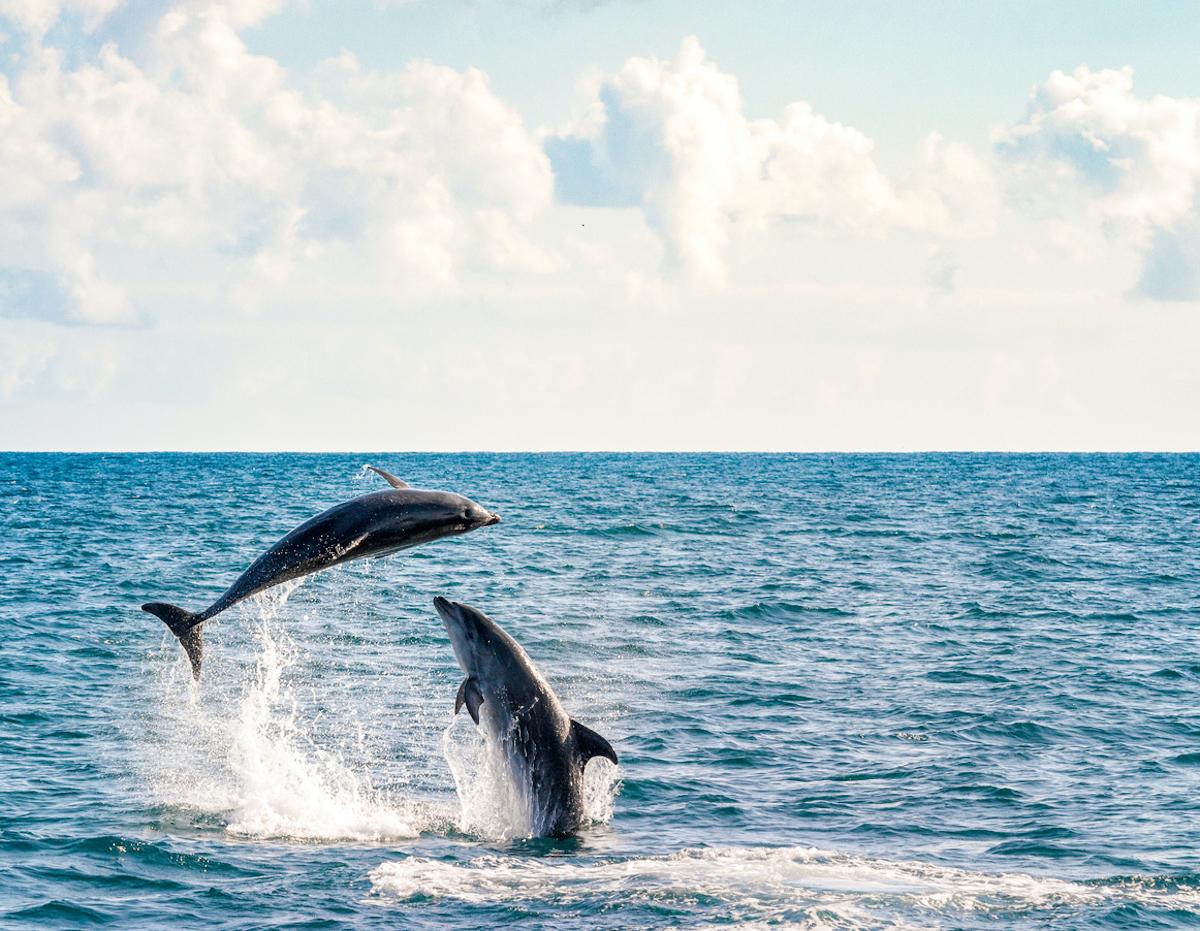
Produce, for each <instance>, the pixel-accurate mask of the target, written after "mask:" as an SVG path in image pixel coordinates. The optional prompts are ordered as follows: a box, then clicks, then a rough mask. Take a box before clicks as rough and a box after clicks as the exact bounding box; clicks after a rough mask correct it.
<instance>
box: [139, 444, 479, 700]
mask: <svg viewBox="0 0 1200 931" xmlns="http://www.w3.org/2000/svg"><path fill="white" fill-rule="evenodd" d="M367 468H368V469H370V470H371V471H372V472H375V473H376V474H378V475H380V476H382V477H383V478H384V479H386V480H387V482H388V484H390V485H391V486H392V487H391V489H389V490H388V491H377V492H372V493H371V494H366V495H360V496H359V497H357V498H353V499H351V500H350V501H345V502H343V503H341V504H337V505H334V506H333V507H331V508H330V509H329V510H328V511H324V512H322V513H320V514H318V515H317V516H316V517H314V518H312V519H311V520H308V521H305V522H304V523H303V524H301V525H300V526H299V527H297V528H296V529H295V530H293V531H292V532H291V533H289V534H288V535H287V536H285V537H284V538H283V539H281V540H280V541H279V542H278V543H276V544H275V545H274V546H272V547H271V548H270V549H269V550H267V551H266V552H265V553H263V554H262V555H261V556H259V557H258V559H256V560H255V561H254V562H253V563H252V564H251V566H250V568H248V569H247V570H246V571H245V572H243V573H242V574H241V575H240V576H239V577H238V580H237V581H236V582H234V583H233V584H232V585H231V586H229V588H228V589H227V590H226V592H225V594H223V595H222V596H221V597H220V598H218V599H217V600H216V601H214V602H213V603H212V604H210V605H209V606H208V607H207V608H205V609H204V610H203V611H199V612H197V613H195V614H193V613H192V612H191V611H185V610H184V609H183V608H177V607H175V606H174V605H169V604H164V603H162V602H158V601H154V602H150V603H149V604H144V605H142V610H143V611H149V612H150V613H151V614H153V615H154V616H155V617H157V618H160V619H161V620H162V621H163V622H164V623H166V625H167V627H169V628H170V629H171V633H173V634H174V635H175V636H176V637H178V638H179V642H180V643H181V644H183V649H184V650H185V651H186V652H187V655H188V659H190V660H191V661H192V675H193V677H194V678H196V679H199V678H200V664H201V660H202V658H203V652H204V650H203V645H204V644H203V636H202V631H201V627H200V625H201V624H203V623H204V622H205V621H207V620H208V619H209V618H210V617H213V616H214V615H217V614H220V613H221V612H222V611H224V610H225V609H226V608H229V607H232V606H233V605H235V604H237V603H238V602H239V601H243V600H244V599H246V598H249V597H250V596H251V595H256V594H258V593H259V592H261V591H263V590H264V589H268V588H271V587H272V586H274V585H279V584H280V583H282V582H287V581H289V580H290V579H298V578H300V577H301V576H304V575H309V574H311V573H313V572H319V571H320V570H322V569H326V568H328V567H329V566H336V565H337V564H338V563H343V562H347V561H349V560H351V559H360V558H362V557H364V556H386V555H387V554H388V553H394V552H396V551H397V550H402V549H407V548H408V547H410V546H418V545H420V544H422V543H430V542H432V541H434V540H440V539H441V538H442V537H451V536H455V535H457V534H460V533H467V532H468V531H471V530H475V529H476V528H477V527H487V526H490V525H491V524H495V523H499V521H500V515H499V514H493V513H492V512H491V511H488V510H487V509H486V508H483V507H480V506H479V505H478V504H476V503H475V502H474V501H471V500H470V499H469V498H464V497H463V496H462V495H456V494H453V493H452V492H448V491H426V490H424V489H419V488H410V487H409V486H408V484H407V483H405V482H402V481H401V480H400V479H398V478H396V476H394V475H391V474H389V473H387V472H385V471H383V469H377V468H375V467H374V466H367Z"/></svg>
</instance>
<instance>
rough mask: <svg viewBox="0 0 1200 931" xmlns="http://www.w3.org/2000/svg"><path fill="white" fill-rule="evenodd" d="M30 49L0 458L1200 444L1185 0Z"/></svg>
mask: <svg viewBox="0 0 1200 931" xmlns="http://www.w3.org/2000/svg"><path fill="white" fill-rule="evenodd" d="M847 7H849V8H847ZM0 35H2V42H0V62H2V64H0V74H2V75H3V82H2V83H0V177H4V178H5V179H7V180H6V183H5V185H4V186H3V187H2V188H0V446H3V447H5V448H10V449H43V448H44V449H238V448H246V449H318V450H319V449H355V448H358V449H379V448H398V449H463V448H470V449H479V448H484V449H614V448H615V449H622V448H637V449H780V450H825V449H1195V448H1196V447H1197V446H1198V445H1200V443H1198V436H1200V405H1197V404H1196V403H1195V399H1196V398H1197V397H1200V374H1197V373H1198V371H1200V366H1197V365H1196V363H1195V356H1196V349H1197V348H1198V347H1200V207H1198V201H1197V195H1198V192H1200V187H1197V185H1198V184H1200V58H1198V57H1197V56H1196V55H1195V49H1196V48H1198V47H1200V16H1196V15H1192V14H1191V12H1190V11H1189V9H1188V7H1187V6H1186V5H1183V4H1168V3H1158V4H1141V5H1138V6H1136V7H1134V6H1132V5H1129V4H1115V3H1054V4H1046V3H1018V2H1003V3H1000V2H996V3H983V2H981V3H969V4H968V3H934V2H913V3H908V4H896V3H882V2H881V3H862V4H853V5H846V4H836V3H795V2H793V3H783V2H754V3H744V4H729V3H704V2H688V3H684V2H655V0H642V2H621V0H609V2H585V0H578V2H570V0H511V2H499V0H494V2H484V0H480V2H473V3H469V2H460V0H444V2H438V3H435V2H428V0H408V2H399V0H395V2H389V0H375V2H361V3H360V2H342V3H333V2H325V0H309V2H286V0H242V2H238V3H234V2H232V0H0Z"/></svg>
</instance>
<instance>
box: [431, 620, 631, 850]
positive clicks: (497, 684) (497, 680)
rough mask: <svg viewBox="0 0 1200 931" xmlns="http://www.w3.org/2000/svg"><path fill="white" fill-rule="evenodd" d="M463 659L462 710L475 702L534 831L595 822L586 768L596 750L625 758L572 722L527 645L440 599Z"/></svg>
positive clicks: (568, 829) (457, 706) (473, 708)
mask: <svg viewBox="0 0 1200 931" xmlns="http://www.w3.org/2000/svg"><path fill="white" fill-rule="evenodd" d="M433 606H434V607H435V608H436V609H437V613H438V615H439V616H440V617H441V619H442V623H444V624H445V625H446V632H447V633H449V634H450V643H451V645H452V646H453V647H454V655H455V657H456V658H457V659H458V665H459V666H461V667H462V670H463V672H465V673H466V674H467V678H466V679H464V680H463V683H462V685H461V686H459V689H458V697H457V698H456V699H455V702H454V713H455V714H458V712H459V710H461V708H462V706H463V705H466V706H467V711H468V712H470V715H471V718H472V720H474V722H475V723H476V724H477V725H478V726H479V727H480V728H481V729H482V730H483V733H484V739H485V740H486V741H487V744H488V749H489V750H490V751H492V752H493V753H495V754H496V758H497V759H498V760H499V761H500V762H501V765H502V767H503V769H504V770H505V775H506V776H507V777H508V778H509V779H511V781H512V785H513V788H514V789H515V790H516V795H517V797H518V798H519V799H520V800H521V801H522V803H523V804H524V806H525V808H526V810H527V812H528V815H529V824H530V827H531V830H532V833H533V834H535V835H538V836H542V835H553V836H562V835H566V834H571V833H573V832H575V831H577V830H579V828H580V827H581V826H582V825H583V824H584V822H585V821H586V820H587V816H586V812H585V811H584V803H583V770H584V767H585V766H587V762H588V760H590V759H591V758H592V757H594V756H602V757H604V758H605V759H608V760H612V761H613V763H616V762H617V754H616V751H615V750H613V748H612V745H611V744H610V743H609V742H608V741H607V740H605V739H604V738H603V737H601V736H600V735H599V734H597V733H596V732H595V731H593V730H591V729H590V728H587V727H584V726H583V725H582V724H580V723H579V722H578V721H574V720H572V719H571V718H570V717H568V715H567V713H566V712H565V711H564V710H563V707H562V705H561V704H559V701H558V696H556V695H555V694H554V690H553V689H552V688H550V684H549V683H548V682H547V681H546V680H545V679H544V678H543V677H542V674H541V673H540V672H538V670H537V667H536V666H534V665H533V661H532V660H530V658H529V656H528V655H527V654H526V653H525V651H524V650H523V649H521V645H520V644H519V643H517V641H515V640H513V638H512V637H510V636H509V635H508V634H506V633H505V632H504V631H503V630H501V629H500V625H499V624H497V623H496V622H495V621H493V620H492V619H491V618H490V617H488V616H487V615H486V614H484V613H483V612H482V611H479V610H477V609H475V608H472V607H471V606H470V605H464V604H458V603H457V602H453V601H447V600H446V599H445V598H435V599H434V600H433Z"/></svg>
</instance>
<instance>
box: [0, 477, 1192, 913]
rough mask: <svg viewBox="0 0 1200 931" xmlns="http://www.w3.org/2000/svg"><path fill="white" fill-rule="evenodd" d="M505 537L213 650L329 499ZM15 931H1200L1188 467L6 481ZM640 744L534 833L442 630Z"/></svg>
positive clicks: (314, 586) (395, 572) (274, 600)
mask: <svg viewBox="0 0 1200 931" xmlns="http://www.w3.org/2000/svg"><path fill="white" fill-rule="evenodd" d="M364 462H373V463H375V464H377V465H381V466H384V467H385V468H388V469H389V470H391V471H393V472H395V473H396V474H398V475H400V476H401V477H403V478H405V479H407V480H409V481H411V482H412V483H413V484H416V485H421V486H428V487H441V488H449V489H452V490H455V491H459V492H462V493H464V494H467V495H469V496H470V497H472V498H474V499H475V500H477V501H479V502H480V503H481V504H483V505H485V506H487V507H489V508H494V509H496V510H499V511H500V512H501V513H502V514H503V515H504V522H503V523H502V524H500V525H499V526H497V527H492V528H485V529H482V530H480V531H476V532H475V533H472V534H469V535H467V536H464V537H461V538H457V539H454V540H449V541H441V542H438V543H434V544H432V545H429V546H427V547H424V548H421V549H418V550H413V551H410V552H408V553H406V554H400V555H397V556H393V557H387V558H384V559H381V560H374V561H364V562H359V563H352V564H349V565H347V566H344V567H340V568H337V569H334V570H331V571H329V572H326V573H323V574H321V575H318V576H314V577H310V578H309V579H306V580H304V581H302V582H301V583H300V584H298V585H293V586H289V587H288V588H287V589H286V590H278V591H276V592H275V593H273V594H272V595H270V596H267V597H260V598H258V599H256V600H253V601H251V602H247V603H245V604H243V605H241V606H238V607H237V608H234V609H232V610H230V611H229V612H227V613H225V614H223V615H221V616H220V617H219V618H217V619H215V620H214V621H210V622H209V623H208V624H207V626H206V631H207V634H206V637H207V643H206V667H205V676H204V680H203V682H202V683H201V684H200V685H199V686H196V685H193V683H192V682H191V678H190V674H189V670H188V667H187V663H186V660H185V659H184V658H183V655H182V651H181V650H180V649H179V648H178V646H177V644H176V643H175V641H174V639H173V638H172V637H171V636H170V635H169V634H168V633H167V632H166V630H165V628H164V627H163V625H162V624H161V623H160V622H159V621H157V620H156V619H154V618H152V617H150V616H149V615H146V614H143V613H142V612H141V611H140V610H138V606H139V605H140V604H141V603H142V602H143V601H146V600H165V601H171V602H174V603H176V604H180V605H183V606H185V607H189V608H193V609H198V608H200V607H202V606H204V605H206V604H208V603H209V602H210V601H211V600H212V599H213V598H215V597H216V596H217V595H218V594H219V593H220V592H221V591H222V590H223V589H224V587H225V586H226V585H227V584H228V583H229V582H231V581H232V580H233V579H234V578H235V577H236V576H237V574H238V573H239V572H240V571H241V570H242V569H243V568H244V567H245V566H246V565H247V564H248V563H249V562H250V561H251V560H252V559H253V558H254V557H255V556H257V555H258V554H259V553H261V552H262V551H263V550H264V549H265V548H266V547H267V546H269V545H270V544H271V543H272V542H274V540H276V539H277V538H278V537H279V536H281V535H282V534H283V533H285V532H286V531H287V530H289V529H291V528H292V527H293V526H295V525H296V524H298V523H300V522H301V521H303V520H304V519H306V518H308V517H309V516H311V515H312V514H314V513H316V512H317V511H320V510H322V509H323V508H325V507H328V506H329V505H331V504H334V503H336V502H338V501H341V500H344V499H345V498H347V497H350V496H353V495H356V494H361V493H365V492H367V491H372V490H376V489H378V488H382V487H385V486H383V484H382V482H381V481H380V480H379V479H378V478H377V477H375V476H371V475H367V474H364V473H363V472H362V470H361V465H362V464H363V463H364ZM0 579H2V583H0V631H2V632H3V638H0V716H2V720H0V924H3V925H4V926H11V927H23V926H63V927H78V926H90V925H105V924H110V925H116V926H120V927H133V926H163V925H169V926H171V927H176V928H189V927H229V928H240V927H298V928H299V927H309V928H338V927H356V926H379V927H409V928H442V927H447V926H470V927H483V926H493V925H495V926H498V925H501V924H505V923H508V922H511V921H513V920H520V921H521V922H522V926H523V927H531V928H538V927H543V928H558V927H562V926H563V925H564V924H568V923H570V922H572V921H573V922H575V923H578V924H580V926H586V927H613V928H626V927H671V926H695V925H698V924H699V925H705V924H707V925H730V924H738V923H770V924H780V925H800V926H805V927H822V928H824V927H828V928H855V927H871V928H879V927H922V928H924V927H946V928H976V927H978V928H984V927H986V928H995V927H1014V928H1025V927H1042V926H1044V925H1046V924H1047V923H1048V922H1050V921H1052V920H1057V921H1060V922H1063V923H1064V924H1065V925H1067V926H1097V927H1130V928H1132V927H1138V928H1142V927H1164V928H1165V927H1185V926H1194V925H1195V924H1196V923H1197V922H1200V858H1198V854H1197V850H1198V847H1200V843H1198V842H1200V819H1198V817H1197V816H1198V813H1200V793H1198V792H1197V790H1198V789H1200V702H1198V701H1197V688H1198V686H1200V640H1198V637H1197V627H1198V624H1200V457H1197V456H1068V455H1055V456H1007V455H1003V456H1002V455H921V456H867V455H863V456H858V455H847V456H750V455H567V454H564V455H536V456H535V455H407V454H405V455H395V454H355V455H320V456H317V455H241V454H230V455H120V456H117V455H86V456H73V455H72V456H68V455H23V454H5V455H0ZM437 594H441V595H445V596H447V597H449V598H452V599H456V600H461V601H466V602H468V603H471V604H475V605H477V606H479V607H481V608H483V609H484V610H485V611H487V612H488V613H489V614H491V615H492V616H493V617H495V618H496V619H497V620H498V621H499V622H500V623H501V624H503V625H504V626H505V627H506V628H507V629H508V630H509V631H510V632H511V633H512V634H513V635H514V636H515V637H516V638H517V639H518V640H519V641H520V642H521V643H522V644H523V645H524V646H525V648H526V649H527V650H528V652H529V653H530V654H531V655H532V656H533V658H534V659H535V661H536V662H538V663H539V665H540V666H541V668H542V669H543V671H544V672H545V673H546V674H547V676H548V677H549V678H550V679H551V681H552V682H553V683H554V685H555V686H556V688H557V689H558V692H559V694H560V697H561V698H562V700H563V702H564V704H565V705H566V707H567V708H568V710H569V711H570V712H571V713H572V714H574V716H575V717H578V718H579V719H580V720H582V721H584V722H585V723H587V724H589V725H590V726H592V727H594V728H595V729H597V730H599V731H600V732H601V733H603V734H605V736H607V737H608V738H609V739H610V740H611V741H612V742H613V744H614V745H615V746H616V748H617V750H618V753H620V755H621V758H622V765H621V767H620V769H619V770H618V771H616V772H614V771H613V770H612V769H611V768H610V767H608V764H607V763H606V762H604V761H597V762H595V763H593V764H592V765H591V766H590V767H589V787H590V791H591V798H590V805H591V808H592V811H593V814H594V816H595V818H596V823H595V825H594V826H592V827H591V828H590V829H588V830H587V831H586V832H584V834H583V835H582V836H580V837H579V838H577V839H574V840H570V841H547V840H530V839H526V838H522V837H520V836H517V835H519V825H514V822H513V819H512V816H511V813H510V812H509V811H508V810H507V809H506V807H505V805H504V803H503V798H502V793H499V792H498V791H497V790H496V787H495V786H494V785H493V784H492V783H491V782H490V781H489V780H488V778H487V775H486V773H481V772H480V759H481V758H480V755H479V748H478V738H477V736H476V734H475V732H474V729H473V727H472V725H471V723H470V721H469V719H467V717H466V716H465V715H463V716H461V717H460V719H458V720H455V719H454V718H453V716H452V713H451V712H452V709H453V701H454V693H455V690H456V688H457V686H458V682H459V680H460V678H461V674H460V673H459V671H458V668H457V666H456V664H455V662H454V658H453V655H452V653H451V651H450V647H449V644H448V642H447V640H446V636H445V632H444V630H443V629H442V626H441V624H440V622H439V621H438V620H437V618H436V615H435V614H434V612H433V610H432V606H431V604H430V602H431V599H432V598H433V596H434V595H437Z"/></svg>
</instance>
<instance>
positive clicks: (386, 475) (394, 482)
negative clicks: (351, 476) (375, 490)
mask: <svg viewBox="0 0 1200 931" xmlns="http://www.w3.org/2000/svg"><path fill="white" fill-rule="evenodd" d="M367 468H368V469H370V470H371V471H372V472H374V473H375V474H376V475H378V476H380V477H381V478H383V480H384V481H386V482H387V483H388V484H389V485H391V486H392V487H393V488H408V487H409V486H408V482H402V481H401V480H400V479H398V478H396V476H394V475H392V473H391V472H384V471H383V469H377V468H375V466H373V465H369V466H367Z"/></svg>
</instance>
